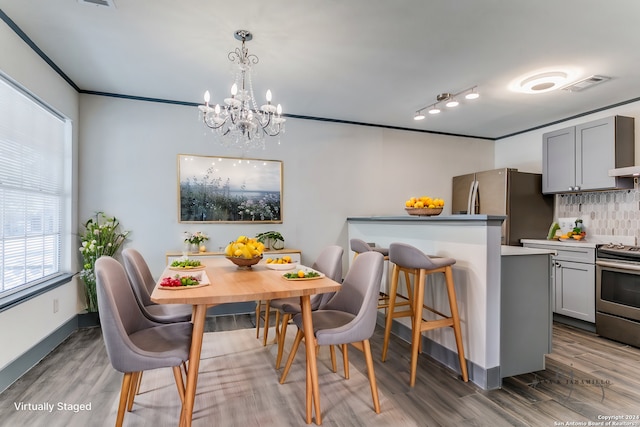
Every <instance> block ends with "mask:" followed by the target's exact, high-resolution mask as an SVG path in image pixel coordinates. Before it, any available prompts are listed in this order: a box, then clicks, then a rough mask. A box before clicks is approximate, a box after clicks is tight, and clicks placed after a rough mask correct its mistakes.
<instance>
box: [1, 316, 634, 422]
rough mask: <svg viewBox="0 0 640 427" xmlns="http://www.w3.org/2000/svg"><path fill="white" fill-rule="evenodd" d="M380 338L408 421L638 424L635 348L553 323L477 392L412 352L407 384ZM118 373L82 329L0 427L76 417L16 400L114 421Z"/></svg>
mask: <svg viewBox="0 0 640 427" xmlns="http://www.w3.org/2000/svg"><path fill="white" fill-rule="evenodd" d="M253 321H254V319H253V318H252V316H249V315H236V316H233V315H232V316H221V317H214V318H209V319H208V321H207V331H210V332H213V331H224V330H233V329H241V328H251V327H253ZM271 333H273V332H271ZM382 338H383V331H382V329H380V328H378V329H377V330H376V332H375V334H374V337H373V338H372V340H371V345H372V352H373V354H374V359H375V372H376V377H377V381H378V387H379V388H380V390H381V392H383V393H384V394H385V395H386V396H387V398H388V399H390V400H391V401H392V402H393V404H394V405H396V407H399V408H401V409H402V412H403V413H404V414H406V415H408V416H409V417H410V418H412V419H413V420H415V425H417V426H461V425H464V426H556V425H598V424H594V423H598V422H600V421H602V422H603V423H602V424H600V425H607V424H606V421H607V420H606V419H604V418H603V417H608V416H616V417H620V418H618V419H617V420H616V422H618V423H621V424H609V425H628V426H629V425H630V426H640V418H638V417H640V349H638V348H634V347H630V346H626V345H624V344H620V343H617V342H614V341H610V340H607V339H603V338H600V337H598V336H597V335H595V334H592V333H589V332H584V331H582V330H579V329H575V328H572V327H569V326H565V325H561V324H556V325H554V334H553V348H554V349H553V353H552V354H551V355H549V356H548V357H547V368H546V369H545V370H544V371H540V372H536V373H532V374H526V375H520V376H517V377H511V378H507V379H505V380H504V383H503V387H502V388H501V389H498V390H490V391H486V390H481V389H479V388H478V387H476V386H475V385H474V384H472V383H470V382H469V383H463V382H462V381H461V380H459V379H458V377H457V375H456V374H455V373H454V372H452V371H451V370H449V369H447V368H445V367H443V366H441V365H440V364H438V363H437V362H435V361H433V360H432V359H430V358H428V357H426V356H424V355H421V357H420V360H419V368H418V376H417V380H416V386H415V387H414V388H409V386H408V380H409V344H408V343H406V342H404V341H401V340H399V339H397V338H395V337H392V342H391V344H390V346H389V355H388V359H387V362H385V363H381V362H380V354H381V345H382ZM350 360H351V364H352V366H353V367H352V369H357V370H359V371H361V372H363V373H366V367H365V363H364V359H363V357H362V355H361V354H360V353H359V352H358V351H351V352H350ZM120 381H121V374H119V373H117V372H116V371H114V370H113V369H112V368H111V365H110V364H109V360H108V358H107V355H106V352H105V349H104V345H103V343H102V336H101V331H100V329H99V328H89V329H81V330H79V331H77V332H75V333H74V334H72V336H70V337H69V338H68V339H67V340H66V341H65V342H64V343H62V344H61V345H60V346H59V347H58V348H57V349H56V350H54V351H53V352H52V353H51V354H50V355H48V356H47V357H46V358H45V359H44V360H43V361H42V362H41V363H39V364H38V365H37V366H36V367H34V368H33V369H31V371H29V372H28V373H27V374H25V375H24V376H23V377H22V378H21V379H20V380H18V381H17V382H16V383H15V384H13V385H12V386H11V387H9V388H8V389H7V390H6V391H4V392H3V393H2V394H0V402H2V403H1V404H0V426H40V425H46V426H47V427H54V426H58V425H60V426H74V425H80V424H74V421H73V420H74V418H73V417H72V416H66V417H65V416H64V415H62V414H60V413H59V412H57V413H55V414H52V415H51V416H50V417H44V418H43V416H42V413H41V412H40V413H39V412H37V411H24V410H22V411H21V410H18V409H17V408H16V403H19V402H25V403H31V404H37V403H43V402H54V403H55V402H69V403H73V402H85V401H87V400H89V401H91V402H92V408H91V420H92V422H91V424H92V425H113V423H114V422H115V420H112V419H110V418H109V416H108V413H109V409H110V408H111V406H112V403H113V402H114V400H115V399H117V396H118V393H119V387H120ZM321 392H322V391H321ZM383 411H384V408H383ZM332 416H333V418H334V420H333V421H332V420H327V419H326V418H325V420H324V421H325V423H324V424H326V425H348V426H360V425H363V424H362V423H359V422H358V420H357V419H348V414H345V417H344V419H341V420H335V418H336V414H335V413H334V414H332ZM634 417H635V418H634ZM43 420H46V422H44V421H43ZM94 421H95V423H94ZM589 422H591V423H592V424H588V423H589ZM625 423H626V424H625ZM161 424H162V423H161ZM81 425H86V421H85V422H83V423H82V424H81ZM125 425H127V421H126V417H125ZM162 425H164V424H162ZM229 425H232V423H231V422H230V423H229ZM260 425H269V424H268V423H264V424H262V423H260ZM292 425H295V423H294V424H292ZM154 427H156V426H154Z"/></svg>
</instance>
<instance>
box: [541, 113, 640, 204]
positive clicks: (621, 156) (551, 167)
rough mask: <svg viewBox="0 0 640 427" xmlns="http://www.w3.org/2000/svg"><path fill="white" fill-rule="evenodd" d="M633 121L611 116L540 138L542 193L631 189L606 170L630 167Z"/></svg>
mask: <svg viewBox="0 0 640 427" xmlns="http://www.w3.org/2000/svg"><path fill="white" fill-rule="evenodd" d="M634 147H635V136H634V118H633V117H624V116H612V117H607V118H604V119H600V120H595V121H592V122H588V123H584V124H582V125H579V126H573V127H569V128H565V129H559V130H557V131H554V132H549V133H546V134H544V135H543V141H542V192H543V193H545V194H550V193H568V192H576V191H592V190H609V189H624V188H633V179H632V178H628V177H611V176H609V169H614V168H620V167H627V166H633V164H634V161H635V160H634V156H635V149H634Z"/></svg>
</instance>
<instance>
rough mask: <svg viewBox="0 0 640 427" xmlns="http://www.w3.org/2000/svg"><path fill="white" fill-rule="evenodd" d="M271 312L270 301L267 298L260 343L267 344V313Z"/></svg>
mask: <svg viewBox="0 0 640 427" xmlns="http://www.w3.org/2000/svg"><path fill="white" fill-rule="evenodd" d="M270 313H271V301H270V300H267V302H266V304H265V310H264V332H263V334H264V336H263V338H262V345H263V346H266V345H267V338H268V337H269V314H270Z"/></svg>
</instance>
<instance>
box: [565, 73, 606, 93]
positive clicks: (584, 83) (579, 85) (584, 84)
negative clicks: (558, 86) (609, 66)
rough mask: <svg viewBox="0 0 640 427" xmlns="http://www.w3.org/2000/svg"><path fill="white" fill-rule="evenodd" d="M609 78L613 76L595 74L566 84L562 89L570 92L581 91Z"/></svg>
mask: <svg viewBox="0 0 640 427" xmlns="http://www.w3.org/2000/svg"><path fill="white" fill-rule="evenodd" d="M609 80H611V77H607V76H598V75H593V76H589V77H587V78H586V79H582V80H578V81H577V82H575V83H572V84H570V85H568V86H565V87H563V88H562V90H566V91H568V92H580V91H583V90H585V89H588V88H590V87H593V86H595V85H598V84H600V83H604V82H606V81H609Z"/></svg>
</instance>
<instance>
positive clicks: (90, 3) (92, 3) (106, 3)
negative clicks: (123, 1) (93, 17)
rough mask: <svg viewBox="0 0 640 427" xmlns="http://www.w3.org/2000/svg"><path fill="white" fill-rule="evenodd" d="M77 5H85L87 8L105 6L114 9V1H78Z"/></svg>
mask: <svg viewBox="0 0 640 427" xmlns="http://www.w3.org/2000/svg"><path fill="white" fill-rule="evenodd" d="M78 3H82V4H86V5H88V6H106V7H111V8H114V9H115V7H116V4H115V3H114V0H78Z"/></svg>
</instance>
